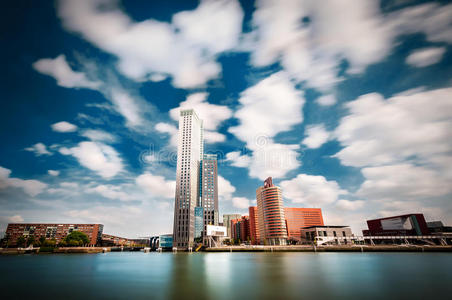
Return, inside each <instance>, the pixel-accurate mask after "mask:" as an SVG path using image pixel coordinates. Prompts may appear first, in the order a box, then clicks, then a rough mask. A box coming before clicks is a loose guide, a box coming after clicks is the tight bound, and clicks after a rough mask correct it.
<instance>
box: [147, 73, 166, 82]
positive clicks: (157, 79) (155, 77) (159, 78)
mask: <svg viewBox="0 0 452 300" xmlns="http://www.w3.org/2000/svg"><path fill="white" fill-rule="evenodd" d="M166 78H167V76H165V75H163V74H160V73H155V74H151V75H149V80H150V81H153V82H160V81H163V80H165V79H166Z"/></svg>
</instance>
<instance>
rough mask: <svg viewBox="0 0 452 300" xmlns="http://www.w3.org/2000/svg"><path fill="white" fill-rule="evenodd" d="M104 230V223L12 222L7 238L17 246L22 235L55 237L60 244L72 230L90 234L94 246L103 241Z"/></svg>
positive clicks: (9, 243)
mask: <svg viewBox="0 0 452 300" xmlns="http://www.w3.org/2000/svg"><path fill="white" fill-rule="evenodd" d="M103 230H104V225H102V224H54V223H10V224H8V227H7V229H6V233H5V238H6V240H7V243H8V245H9V246H16V245H17V239H18V238H19V237H21V236H23V237H24V238H28V237H33V238H34V239H35V240H39V239H40V238H41V237H44V238H45V239H55V240H56V243H57V244H58V243H60V242H61V241H62V240H63V239H64V238H65V237H66V236H67V235H68V234H70V233H71V232H73V231H80V232H83V233H85V234H86V235H87V236H88V238H89V241H90V242H89V245H90V246H94V245H98V244H100V243H101V239H102V232H103Z"/></svg>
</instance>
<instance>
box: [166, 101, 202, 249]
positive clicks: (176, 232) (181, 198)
mask: <svg viewBox="0 0 452 300" xmlns="http://www.w3.org/2000/svg"><path fill="white" fill-rule="evenodd" d="M203 151H204V139H203V125H202V120H201V119H199V117H198V115H197V114H196V113H195V111H194V110H193V109H188V110H181V112H180V117H179V140H178V145H177V171H176V196H175V202H174V228H173V237H174V241H173V246H174V247H177V248H191V247H193V242H194V229H195V206H196V204H197V200H198V197H199V163H200V161H201V160H202V157H203Z"/></svg>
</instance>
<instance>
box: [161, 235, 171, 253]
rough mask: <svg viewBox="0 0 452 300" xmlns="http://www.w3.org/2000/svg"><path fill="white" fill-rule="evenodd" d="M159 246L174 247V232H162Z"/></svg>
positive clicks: (164, 247) (163, 247)
mask: <svg viewBox="0 0 452 300" xmlns="http://www.w3.org/2000/svg"><path fill="white" fill-rule="evenodd" d="M159 248H162V249H165V250H167V249H172V248H173V235H172V234H162V235H160V237H159Z"/></svg>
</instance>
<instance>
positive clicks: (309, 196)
mask: <svg viewBox="0 0 452 300" xmlns="http://www.w3.org/2000/svg"><path fill="white" fill-rule="evenodd" d="M280 185H281V189H282V193H283V196H284V198H287V199H290V200H291V201H292V202H293V203H303V204H306V205H310V206H314V207H321V206H322V205H324V204H329V203H333V202H335V201H336V200H337V199H338V197H339V195H344V194H347V191H345V190H342V189H341V188H340V186H339V185H338V184H337V182H336V181H334V180H331V181H328V180H326V178H325V177H323V176H314V175H307V174H299V175H298V176H297V177H295V178H293V179H291V180H285V181H282V182H281V183H280Z"/></svg>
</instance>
